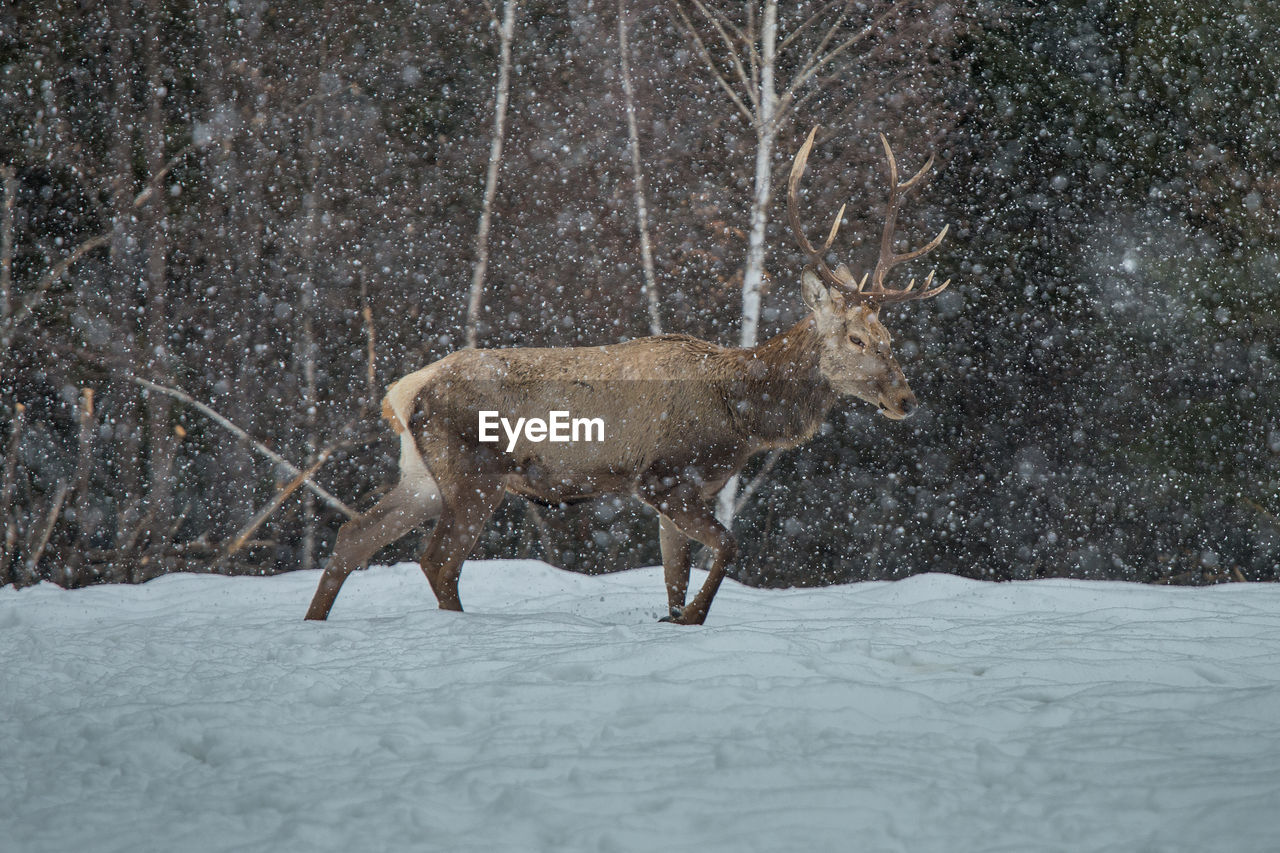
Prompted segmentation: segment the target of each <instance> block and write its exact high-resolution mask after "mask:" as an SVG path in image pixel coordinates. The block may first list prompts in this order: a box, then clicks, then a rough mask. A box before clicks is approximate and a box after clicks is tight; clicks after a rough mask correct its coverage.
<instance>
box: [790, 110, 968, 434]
mask: <svg viewBox="0 0 1280 853" xmlns="http://www.w3.org/2000/svg"><path fill="white" fill-rule="evenodd" d="M817 132H818V128H816V127H815V128H814V129H813V130H812V131H810V132H809V138H808V139H807V140H805V143H804V145H803V146H801V148H800V151H799V152H797V153H796V159H795V162H794V163H793V164H792V166H791V175H790V176H789V177H788V179H787V215H788V217H789V219H790V221H791V230H792V231H793V232H794V233H795V237H796V241H797V242H798V243H799V244H800V248H801V250H802V251H804V253H805V254H807V255H808V256H809V263H808V265H807V266H805V268H804V271H803V273H801V277H800V278H801V291H802V293H803V296H804V301H805V304H806V305H808V306H809V307H810V308H811V309H813V314H814V322H815V325H816V327H817V331H818V335H819V337H820V339H821V344H820V351H819V356H818V367H819V370H821V372H822V375H823V376H824V377H825V378H826V380H827V381H828V382H829V383H830V384H831V387H832V388H833V389H835V391H836V392H837V393H838V394H843V395H847V396H853V397H858V398H859V399H862V400H866V401H867V402H868V403H871V404H873V405H875V406H876V407H878V408H879V409H880V412H881V413H882V414H884V415H885V416H886V417H889V418H892V419H894V420H901V419H902V418H905V417H907V416H909V415H910V414H911V413H912V412H913V411H915V408H916V397H915V394H913V393H911V387H910V386H909V385H908V384H907V378H906V377H905V376H904V375H903V374H902V368H901V367H899V366H898V362H897V360H896V359H894V357H893V349H892V346H891V343H892V341H891V339H890V337H889V332H888V330H887V329H885V327H884V325H883V324H882V323H881V322H880V308H881V307H882V306H884V305H888V304H892V303H895V302H906V301H908V300H912V299H927V298H929V297H930V296H936V295H937V294H939V293H941V292H942V291H943V289H945V288H946V286H947V285H948V284H950V283H951V282H950V280H948V281H944V282H943V283H942V284H939V285H937V286H936V287H935V286H931V285H933V273H932V272H930V273H929V276H928V277H927V278H926V279H925V280H924V286H923V287H922V288H921V289H920V290H916V289H915V285H916V282H915V279H911V282H910V283H909V284H908V285H907V286H906V287H905V288H902V289H901V290H889V289H886V288H885V286H884V277H885V274H886V273H888V272H889V270H890V269H892V268H893V267H895V266H897V265H898V264H901V263H904V262H906V261H909V260H912V259H913V258H918V257H920V256H921V255H924V254H926V253H927V252H931V251H933V250H934V249H936V248H937V247H938V244H940V243H941V242H942V240H943V238H944V237H946V235H947V229H946V228H945V227H944V228H943V229H942V231H941V232H939V234H938V236H937V237H934V238H933V240H931V241H930V242H929V243H928V244H927V245H925V246H923V247H922V248H919V249H916V250H915V251H912V252H904V253H902V254H896V253H895V252H894V251H893V229H894V226H895V225H896V224H897V219H898V209H899V207H900V206H901V204H902V199H903V197H904V196H905V195H906V193H907V192H908V191H910V190H911V189H912V188H913V187H915V186H916V185H917V184H918V183H919V182H920V180H921V179H922V178H923V177H924V176H925V175H926V174H927V173H928V171H929V169H930V168H932V167H933V158H932V157H930V158H929V162H927V163H925V164H924V167H923V168H921V169H920V171H919V172H917V173H916V174H915V176H914V177H912V178H910V179H909V180H906V181H903V182H901V183H900V182H899V181H898V164H897V162H896V161H895V159H894V156H893V149H892V148H890V147H889V140H888V139H886V138H885V136H884V134H880V141H881V143H883V144H884V152H885V156H886V158H887V159H888V161H889V201H888V205H887V208H886V211H885V222H884V231H883V233H882V235H881V238H880V259H879V261H877V263H876V267H875V270H873V271H872V272H870V273H867V274H865V275H863V276H862V278H861V280H859V279H857V278H855V277H854V275H853V273H851V272H850V271H849V268H848V267H847V266H846V265H844V264H840V265H839V266H837V267H836V268H835V269H831V268H830V267H829V266H827V263H826V260H825V259H824V257H823V256H824V255H825V254H826V252H827V250H828V249H830V248H831V244H832V242H834V241H835V238H836V232H837V231H838V230H839V228H840V219H841V218H842V217H843V216H844V207H841V208H840V212H839V213H837V214H836V218H835V222H833V223H832V225H831V230H830V232H829V233H828V234H827V239H826V240H825V241H824V242H823V244H822V247H821V248H820V249H818V248H814V246H813V244H811V243H810V242H809V238H808V237H806V236H805V233H804V227H803V226H802V225H801V223H800V213H799V204H798V202H797V200H796V188H797V186H798V185H799V183H800V178H801V176H802V175H803V174H804V170H805V164H806V163H807V162H808V160H809V152H810V151H811V150H812V149H813V140H814V136H815V135H816V134H817ZM868 280H869V281H870V285H871V286H870V287H868V286H867V283H868Z"/></svg>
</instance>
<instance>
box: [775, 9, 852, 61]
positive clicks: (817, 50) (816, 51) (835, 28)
mask: <svg viewBox="0 0 1280 853" xmlns="http://www.w3.org/2000/svg"><path fill="white" fill-rule="evenodd" d="M848 14H849V4H848V3H845V6H844V8H843V9H841V10H840V14H839V15H836V19H835V20H834V21H833V22H832V23H831V26H829V27H827V31H826V32H825V33H823V34H822V38H821V39H819V40H818V44H817V45H815V46H814V48H813V50H811V51H809V55H808V56H806V57H805V58H804V62H802V63H800V69H801V70H802V71H803V69H805V68H809V67H810V66H812V65H813V63H814V61H815V60H816V59H817V58H818V57H819V56H822V54H823V51H825V50H826V49H827V45H829V44H831V40H832V39H834V38H835V37H836V33H837V32H839V31H840V25H841V24H843V23H844V19H845V16H847V15H848ZM816 17H817V15H814V17H813V18H810V19H809V20H808V21H805V22H804V23H803V24H801V25H800V27H798V28H797V29H796V30H795V32H793V33H792V34H791V35H792V36H794V35H796V34H797V33H799V32H800V30H801V29H803V28H804V27H806V26H808V25H809V24H810V22H812V21H813V20H814V18H816ZM786 40H787V41H789V40H790V36H788V38H787V39H786Z"/></svg>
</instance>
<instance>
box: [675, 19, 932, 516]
mask: <svg viewBox="0 0 1280 853" xmlns="http://www.w3.org/2000/svg"><path fill="white" fill-rule="evenodd" d="M674 2H675V8H676V12H677V14H678V15H679V17H680V21H681V23H682V24H683V26H684V29H685V31H686V32H687V33H688V34H689V37H690V39H691V40H692V41H693V43H694V46H695V47H696V49H697V51H698V54H699V55H700V56H701V57H702V59H703V61H704V62H705V63H706V65H707V68H708V69H709V70H710V72H711V75H712V77H713V78H714V79H715V81H716V84H717V85H718V86H719V87H720V89H721V90H722V91H723V92H724V93H725V95H726V96H727V97H728V99H729V103H730V104H731V105H732V107H733V108H734V110H735V111H736V112H737V113H738V114H739V115H741V116H742V118H743V120H744V121H745V122H746V123H747V124H748V125H749V126H750V127H751V129H752V131H753V132H754V134H755V138H756V148H755V169H754V177H753V185H752V193H751V207H750V209H749V211H748V216H747V220H748V222H749V223H750V230H749V231H748V234H747V254H746V260H745V263H744V265H743V269H742V323H741V327H740V330H739V335H738V340H739V346H743V347H752V346H755V345H756V342H757V339H758V337H759V330H760V307H761V290H762V288H763V285H764V279H765V252H766V246H765V236H766V234H767V230H768V226H769V205H770V202H771V200H772V193H771V187H772V184H773V155H774V150H775V148H776V146H777V139H778V134H779V132H780V131H781V129H782V128H783V127H784V126H785V124H786V122H787V121H788V120H789V119H790V118H791V116H792V115H793V114H794V112H795V110H796V108H797V107H798V106H799V105H800V104H802V103H804V102H805V101H807V100H808V99H809V98H810V97H812V96H813V94H815V93H816V92H817V91H819V90H820V89H821V86H818V85H811V84H814V82H815V79H816V78H817V77H818V75H819V72H821V71H823V70H824V69H826V68H827V67H828V66H830V65H831V63H832V62H833V61H834V60H835V59H837V58H838V57H840V56H842V55H844V54H847V53H848V52H849V51H850V49H851V48H853V47H854V46H855V45H857V44H859V43H861V42H863V41H865V40H866V39H868V38H869V37H870V36H872V35H874V34H876V33H877V32H879V31H880V30H881V28H882V27H883V26H884V25H885V23H886V22H887V21H888V20H889V19H890V18H892V17H893V16H894V15H896V14H897V13H899V12H900V11H902V9H903V8H904V7H905V6H907V4H908V2H909V0H899V2H896V3H889V4H884V3H882V4H878V7H877V8H875V9H873V11H872V12H871V14H870V15H869V16H867V17H865V18H864V20H865V23H864V24H863V25H862V26H857V25H854V24H852V22H851V17H852V16H853V15H854V14H855V12H856V10H857V9H858V8H859V6H858V4H855V3H854V2H853V0H831V2H826V3H822V4H820V5H819V6H818V9H817V10H816V11H815V12H814V13H813V14H812V15H810V16H809V17H808V18H806V19H804V20H803V21H801V22H800V23H798V24H797V25H796V26H795V28H794V29H792V30H791V32H790V33H788V34H787V35H786V36H784V37H783V38H782V39H781V41H779V32H778V3H777V0H763V2H762V3H761V4H760V7H759V10H758V11H757V4H756V3H755V2H754V1H753V2H750V3H747V4H746V7H745V18H746V19H745V22H743V23H736V22H735V21H734V20H733V19H732V18H731V17H730V16H729V15H728V14H727V13H725V12H724V11H721V10H720V9H717V8H716V7H715V6H713V5H710V3H709V2H703V0H690V3H691V4H692V6H693V8H694V10H696V12H697V16H698V18H699V20H700V25H699V24H695V23H694V20H693V19H692V18H691V16H690V15H689V13H688V12H686V10H685V7H684V5H683V4H682V3H681V1H680V0H674ZM833 14H834V17H832V15H833ZM757 18H758V20H757ZM824 19H825V20H827V21H828V24H827V27H826V30H825V31H823V32H822V35H821V36H819V37H818V38H817V41H816V43H815V44H813V46H812V47H810V49H809V51H808V52H807V53H804V54H802V55H798V56H795V57H792V56H790V55H787V50H788V48H792V49H795V50H796V51H797V53H798V52H799V48H800V46H801V44H802V43H803V42H804V39H803V36H805V35H806V33H808V32H809V31H811V30H815V29H816V27H817V25H818V24H819V23H820V22H822V21H823V20H824ZM704 30H709V31H710V35H711V37H710V38H703V31H704ZM708 42H710V44H709V43H708ZM783 59H788V60H790V62H789V63H788V64H789V65H790V66H794V71H792V73H791V74H790V76H789V77H786V78H785V79H784V80H783V81H782V82H781V83H779V81H778V69H779V66H780V63H781V62H782V60H783ZM779 86H781V88H779ZM806 90H807V91H806ZM737 492H738V477H737V476H736V475H735V476H734V477H733V479H731V480H730V481H729V482H728V483H727V484H725V488H724V491H723V492H722V493H721V494H720V498H719V501H718V506H717V511H716V513H717V517H718V518H719V519H720V521H721V523H723V524H728V523H730V521H732V519H733V516H734V513H735V511H736V509H735V505H736V500H735V498H736V495H737Z"/></svg>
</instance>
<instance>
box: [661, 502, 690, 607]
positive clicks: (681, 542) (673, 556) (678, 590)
mask: <svg viewBox="0 0 1280 853" xmlns="http://www.w3.org/2000/svg"><path fill="white" fill-rule="evenodd" d="M658 542H659V544H660V545H661V546H662V577H663V580H664V581H665V583H666V586H667V616H668V618H670V619H679V618H680V615H681V613H683V612H684V602H685V596H686V595H687V594H688V592H689V569H690V568H691V567H692V566H693V554H692V549H691V548H690V547H689V546H690V544H691V541H690V539H689V537H688V536H685V535H684V533H682V532H681V531H680V528H679V527H677V526H676V524H675V522H673V521H672V520H671V519H669V518H667V517H666V516H665V515H659V516H658Z"/></svg>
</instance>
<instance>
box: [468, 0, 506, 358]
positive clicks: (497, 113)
mask: <svg viewBox="0 0 1280 853" xmlns="http://www.w3.org/2000/svg"><path fill="white" fill-rule="evenodd" d="M515 27H516V0H507V1H506V3H505V4H504V6H503V9H502V30H501V34H500V36H499V38H500V40H501V45H500V48H499V52H500V54H501V58H500V65H499V68H498V90H497V93H496V95H495V96H494V104H493V139H492V140H491V142H490V145H489V169H488V171H487V172H486V174H485V181H484V203H483V205H482V206H481V208H480V225H479V226H478V227H477V228H476V265H475V267H474V268H473V269H472V272H471V296H470V298H469V299H468V300H467V319H466V340H467V348H468V349H474V348H475V347H476V344H477V343H478V342H479V339H480V312H481V311H482V310H483V308H484V276H485V273H486V272H487V271H488V269H489V225H490V223H491V222H492V220H493V199H494V196H495V195H496V194H497V192H498V169H499V168H500V167H501V165H502V138H503V135H504V134H505V133H506V126H507V101H508V99H509V97H510V91H511V40H512V37H513V36H514V34H515Z"/></svg>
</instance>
